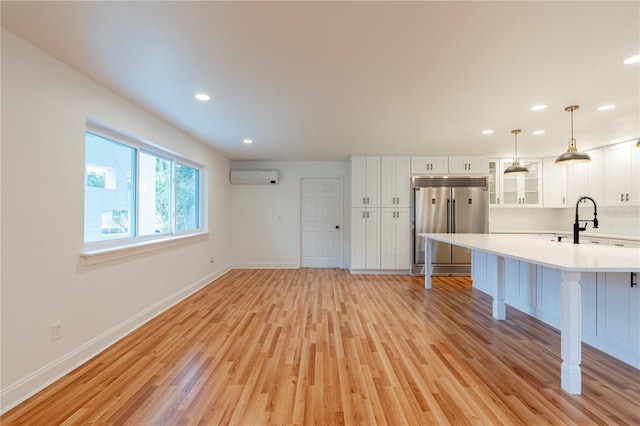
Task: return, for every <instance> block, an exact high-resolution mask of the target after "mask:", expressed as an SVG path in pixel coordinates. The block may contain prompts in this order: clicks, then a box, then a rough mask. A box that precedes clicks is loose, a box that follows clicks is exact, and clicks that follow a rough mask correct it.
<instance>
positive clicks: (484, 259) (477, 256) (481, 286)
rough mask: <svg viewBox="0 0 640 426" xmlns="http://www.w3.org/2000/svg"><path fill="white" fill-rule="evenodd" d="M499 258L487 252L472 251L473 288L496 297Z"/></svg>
mask: <svg viewBox="0 0 640 426" xmlns="http://www.w3.org/2000/svg"><path fill="white" fill-rule="evenodd" d="M497 265H498V256H496V255H495V254H490V253H487V252H485V251H480V250H472V251H471V280H472V285H473V288H475V289H476V290H480V291H481V292H483V293H485V294H488V295H489V296H491V297H495V294H494V293H495V283H496V280H497V279H498V276H497Z"/></svg>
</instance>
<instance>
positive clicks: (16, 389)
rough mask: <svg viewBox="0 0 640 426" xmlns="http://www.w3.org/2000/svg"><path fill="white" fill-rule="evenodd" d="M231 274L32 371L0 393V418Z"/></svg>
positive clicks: (208, 280)
mask: <svg viewBox="0 0 640 426" xmlns="http://www.w3.org/2000/svg"><path fill="white" fill-rule="evenodd" d="M230 270H231V267H229V266H227V267H224V268H220V269H218V270H216V271H214V272H212V273H211V274H208V275H206V276H205V277H203V278H201V279H199V280H197V281H196V282H194V283H193V284H190V285H188V286H187V287H184V288H183V289H181V290H179V291H177V292H175V293H174V294H172V295H170V296H167V297H165V298H164V299H162V300H161V301H159V302H158V303H156V304H154V305H152V306H150V307H148V308H147V309H145V310H144V311H142V312H140V313H138V314H136V315H134V316H133V317H131V318H129V319H127V320H125V321H123V322H122V323H120V324H118V325H117V326H115V327H113V328H112V329H110V330H107V331H106V332H104V333H102V334H101V335H99V336H97V337H95V338H94V339H92V340H90V341H89V342H87V343H85V344H84V345H82V346H80V347H78V348H76V349H74V350H73V351H71V352H69V353H67V354H66V355H64V356H62V357H60V358H58V359H57V360H55V361H53V362H52V363H50V364H48V365H45V366H44V367H42V368H40V369H39V370H36V371H34V372H33V373H31V374H29V375H28V376H26V377H24V378H23V379H21V380H19V381H18V382H16V383H14V384H12V385H10V386H7V387H6V388H4V389H2V390H0V414H4V413H5V412H7V411H8V410H10V409H11V408H13V407H15V406H16V405H18V404H20V403H21V402H23V401H25V400H26V399H27V398H29V397H31V396H33V395H35V394H36V393H37V392H39V391H41V390H42V389H44V388H45V387H47V386H49V385H50V384H52V383H53V382H55V381H57V380H58V379H60V378H62V377H63V376H65V375H66V374H68V373H70V372H71V371H73V370H75V369H76V368H78V367H79V366H81V365H82V364H84V363H85V362H87V361H88V360H90V359H91V358H93V357H94V356H96V355H97V354H99V353H100V352H102V351H104V350H105V349H107V348H108V347H109V346H111V345H113V344H114V343H116V342H118V341H119V340H121V339H122V338H124V337H125V336H127V335H128V334H130V333H131V332H133V331H134V330H136V329H137V328H139V327H141V326H142V325H144V324H145V323H147V322H149V321H150V320H152V319H153V318H155V317H156V316H158V315H160V314H161V313H162V312H164V311H166V310H167V309H169V308H171V307H172V306H174V305H176V304H177V303H179V302H181V301H182V300H184V299H186V298H187V297H189V296H191V295H192V294H194V293H195V292H197V291H198V290H201V289H202V288H204V287H206V286H207V285H209V284H210V283H212V282H213V281H215V280H217V279H218V278H220V277H222V276H223V275H225V274H226V273H227V272H229V271H230Z"/></svg>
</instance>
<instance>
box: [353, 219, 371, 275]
mask: <svg viewBox="0 0 640 426" xmlns="http://www.w3.org/2000/svg"><path fill="white" fill-rule="evenodd" d="M366 214H367V211H366V209H364V208H355V209H351V269H365V265H366V262H365V247H366V239H365V236H366V228H365V223H366Z"/></svg>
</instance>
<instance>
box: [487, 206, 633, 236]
mask: <svg viewBox="0 0 640 426" xmlns="http://www.w3.org/2000/svg"><path fill="white" fill-rule="evenodd" d="M575 215H576V209H575V207H573V208H564V209H540V208H530V209H526V208H525V209H520V208H507V207H505V208H491V209H489V231H490V232H527V231H550V232H553V231H564V232H568V233H572V232H573V223H574V222H575ZM578 215H579V217H580V219H587V220H591V219H593V205H591V204H588V205H585V206H581V207H580V209H579V212H578ZM598 221H599V228H598V229H593V224H591V223H589V224H588V225H587V231H585V232H586V233H588V234H592V235H605V236H608V237H615V236H625V237H635V238H638V237H640V207H638V206H629V207H603V206H598ZM581 223H582V222H581ZM582 224H583V225H584V223H582Z"/></svg>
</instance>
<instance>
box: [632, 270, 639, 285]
mask: <svg viewBox="0 0 640 426" xmlns="http://www.w3.org/2000/svg"><path fill="white" fill-rule="evenodd" d="M635 277H636V274H635V272H631V288H633V287H635V286H636V285H638V283H636V282H635V281H634V278H635Z"/></svg>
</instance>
